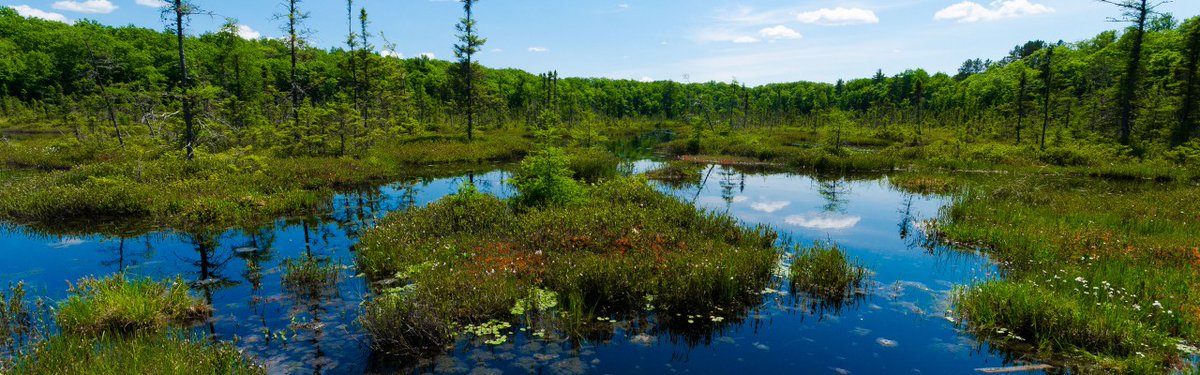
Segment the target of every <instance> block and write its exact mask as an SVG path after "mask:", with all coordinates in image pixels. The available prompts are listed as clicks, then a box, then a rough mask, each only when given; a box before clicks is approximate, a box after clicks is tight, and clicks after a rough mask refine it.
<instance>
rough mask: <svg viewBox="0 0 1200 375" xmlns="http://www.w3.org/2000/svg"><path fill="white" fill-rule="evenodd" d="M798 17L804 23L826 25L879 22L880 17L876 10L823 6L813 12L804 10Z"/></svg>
mask: <svg viewBox="0 0 1200 375" xmlns="http://www.w3.org/2000/svg"><path fill="white" fill-rule="evenodd" d="M796 19H797V20H799V21H800V22H803V23H811V24H817V25H825V26H844V25H861V24H867V23H879V17H878V16H876V15H875V12H874V11H871V10H870V9H862V8H842V7H837V8H823V9H817V10H814V11H811V12H803V13H800V14H797V15H796Z"/></svg>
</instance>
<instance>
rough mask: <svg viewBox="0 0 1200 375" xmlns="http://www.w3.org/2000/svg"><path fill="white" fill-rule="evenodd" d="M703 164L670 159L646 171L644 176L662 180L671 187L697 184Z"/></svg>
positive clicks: (700, 177)
mask: <svg viewBox="0 0 1200 375" xmlns="http://www.w3.org/2000/svg"><path fill="white" fill-rule="evenodd" d="M703 170H704V165H702V164H700V163H693V162H689V161H681V160H672V161H668V162H665V163H663V164H662V165H661V166H659V167H658V168H655V169H652V170H650V171H647V172H646V178H649V179H651V180H654V181H659V182H663V183H665V184H667V185H670V186H672V187H681V186H689V185H699V184H700V183H701V182H702V181H701V180H702V179H703V176H702V175H701V172H702V171H703Z"/></svg>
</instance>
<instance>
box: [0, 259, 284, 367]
mask: <svg viewBox="0 0 1200 375" xmlns="http://www.w3.org/2000/svg"><path fill="white" fill-rule="evenodd" d="M70 292H71V296H69V297H68V298H67V300H65V301H63V302H62V303H60V304H59V305H58V308H57V309H55V310H47V309H44V308H41V307H39V306H40V304H35V305H34V306H29V305H28V304H26V303H24V302H23V301H22V300H23V296H24V292H23V290H21V288H20V287H15V288H13V293H12V294H11V295H10V296H9V298H8V300H7V301H6V302H4V303H0V305H3V306H0V307H3V309H2V310H3V311H2V312H0V313H2V314H4V316H2V317H0V318H3V320H4V321H3V322H0V323H4V325H5V328H4V329H5V331H6V332H0V333H8V334H16V335H17V336H14V337H17V338H21V337H24V340H22V341H18V342H13V341H8V342H6V345H5V346H6V347H7V348H8V349H7V353H5V352H0V373H4V374H262V373H265V370H264V369H263V368H262V367H260V366H258V365H257V364H255V363H253V362H252V361H251V360H250V359H248V358H246V357H244V356H243V355H242V354H241V353H240V352H238V350H237V349H236V348H234V346H233V345H232V344H230V343H216V342H214V341H213V340H210V339H207V338H205V337H199V336H193V335H192V334H190V333H187V332H186V331H185V330H184V329H185V328H186V326H188V325H190V324H191V323H194V322H195V321H196V320H197V319H199V318H202V317H204V316H207V315H208V309H207V307H205V306H203V305H201V304H200V302H199V301H198V300H196V299H195V298H193V297H191V295H190V292H189V290H188V287H187V286H186V285H185V284H183V282H182V281H181V280H180V279H176V280H175V281H174V282H154V281H151V280H149V279H142V280H131V279H128V278H126V277H124V276H122V275H116V276H112V277H109V278H105V279H95V278H87V279H83V280H80V281H79V282H78V283H77V284H76V285H75V286H74V287H72V288H71V289H70ZM48 311H53V312H54V316H53V319H52V320H53V322H54V323H55V324H57V326H58V327H57V329H54V328H53V327H52V326H51V325H50V322H51V319H43V318H41V317H40V316H41V315H44V314H46V312H48ZM14 327H15V328H14ZM5 354H7V355H5Z"/></svg>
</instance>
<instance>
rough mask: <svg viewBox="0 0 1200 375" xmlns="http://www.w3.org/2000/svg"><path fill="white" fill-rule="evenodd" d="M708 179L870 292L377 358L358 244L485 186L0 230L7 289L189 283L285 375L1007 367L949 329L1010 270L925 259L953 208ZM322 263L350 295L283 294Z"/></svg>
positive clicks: (501, 191)
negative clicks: (306, 264) (127, 232)
mask: <svg viewBox="0 0 1200 375" xmlns="http://www.w3.org/2000/svg"><path fill="white" fill-rule="evenodd" d="M651 165H652V163H647V162H642V163H637V164H636V166H634V167H633V168H632V169H633V170H635V171H638V170H644V169H646V168H649V167H650V166H651ZM506 176H507V175H506V174H505V173H504V172H492V173H488V174H484V175H478V176H474V177H471V178H473V179H474V180H475V181H476V184H477V185H478V186H479V187H480V189H481V190H482V191H484V192H488V193H492V194H496V195H499V196H509V195H511V193H512V191H511V188H510V187H508V186H507V185H505V184H504V179H505V178H506ZM705 176H706V177H705V179H704V182H703V184H701V185H698V186H685V187H681V188H669V187H666V186H663V187H662V189H663V190H664V191H667V192H669V193H670V194H673V195H675V196H677V197H679V198H680V199H684V200H687V201H693V202H695V203H696V204H697V205H698V206H700V207H703V208H706V209H711V210H716V211H722V212H728V213H730V214H731V215H733V216H735V217H737V218H739V219H741V220H743V221H745V222H746V223H748V224H767V225H771V226H773V227H775V228H777V229H778V230H779V231H780V232H781V233H782V234H784V236H785V237H786V238H787V239H789V240H790V241H792V242H795V243H801V244H803V243H812V242H813V241H833V242H836V243H837V244H839V246H841V247H842V248H843V249H845V250H846V251H847V252H848V253H849V254H850V256H851V257H854V258H857V259H858V260H859V261H860V262H861V263H862V264H863V265H865V266H866V267H867V268H869V269H870V270H871V271H873V273H874V275H873V276H872V279H873V285H872V286H871V287H870V288H869V294H868V295H867V296H865V297H864V298H863V299H862V300H859V301H857V302H855V303H852V304H850V305H848V306H844V307H843V308H842V309H840V310H822V311H816V310H813V309H810V308H809V305H808V304H804V303H797V296H793V295H789V294H788V292H787V288H786V287H785V286H783V284H782V282H781V284H780V285H779V286H778V287H776V288H772V289H769V290H765V291H764V292H763V303H762V304H761V305H760V306H757V307H754V308H752V309H750V310H749V311H748V312H747V313H746V316H745V317H744V320H741V321H740V322H739V323H737V324H732V325H728V326H726V327H724V328H722V329H721V330H719V331H716V332H708V334H707V335H702V336H701V337H699V338H697V337H691V339H681V338H680V337H673V336H668V335H661V336H651V335H647V334H645V333H637V334H632V333H631V334H626V333H625V332H627V331H628V330H627V328H629V327H631V326H630V323H626V322H613V323H608V324H612V326H613V330H612V333H611V334H610V335H603V336H602V337H598V338H593V339H590V340H585V341H578V340H566V339H557V338H554V337H553V336H554V335H553V334H551V335H548V336H549V338H538V337H534V336H533V335H530V334H528V333H520V332H518V333H517V334H515V335H513V336H512V337H511V338H510V340H509V341H508V342H507V343H505V344H502V345H498V346H489V345H486V344H483V343H481V342H475V341H472V340H470V339H464V340H462V341H461V342H460V343H459V345H458V346H457V347H456V349H455V350H453V351H450V352H447V353H444V354H443V355H440V356H435V357H430V358H424V359H394V358H379V357H377V356H373V355H372V354H371V351H370V349H369V345H368V339H367V338H366V337H365V336H364V334H363V333H362V331H361V330H360V329H359V328H358V327H357V326H356V325H355V324H354V319H355V318H356V312H357V310H358V306H359V303H360V302H361V301H362V300H363V296H364V295H365V294H366V293H368V291H367V288H366V286H365V282H364V280H362V279H361V278H359V277H356V272H355V271H354V270H353V257H354V255H353V252H352V245H353V243H354V242H355V241H356V238H357V235H358V233H360V232H361V231H362V230H363V229H365V228H368V227H369V226H370V225H372V223H373V222H374V221H375V219H377V218H378V217H380V216H382V215H384V214H386V213H388V212H392V211H396V210H403V209H406V208H408V207H413V206H419V205H423V204H426V203H428V202H431V201H434V200H437V199H439V198H440V197H442V196H445V195H446V194H449V193H452V192H454V191H456V190H457V187H458V186H459V185H460V184H461V183H463V182H464V181H465V180H467V179H468V177H467V176H462V177H455V178H446V179H435V180H425V181H418V182H410V183H397V184H393V185H388V186H385V187H382V188H379V189H370V190H368V191H363V192H355V193H347V194H344V195H339V196H337V197H336V198H335V199H334V202H333V205H332V207H333V209H332V210H331V212H328V213H325V214H323V215H319V216H315V217H311V218H295V219H288V220H280V221H277V222H275V223H273V224H272V225H268V226H265V227H263V228H258V229H255V230H237V231H229V232H225V233H219V234H213V235H210V234H200V233H190V234H189V233H175V232H162V233H154V234H149V235H140V236H135V237H131V238H124V239H122V238H116V237H105V236H99V235H83V236H56V235H39V234H36V233H33V231H32V230H27V229H22V228H16V229H10V230H6V231H3V232H0V244H3V245H2V246H3V247H2V248H0V257H3V258H4V259H5V262H3V264H0V283H9V282H17V281H24V282H25V283H26V285H27V286H28V287H29V288H31V289H32V291H31V293H30V294H31V295H33V296H42V297H47V298H52V299H60V298H62V297H64V296H65V295H66V292H65V290H66V288H67V282H68V281H74V280H77V279H79V278H82V277H85V276H89V275H97V276H103V275H107V274H112V273H115V272H118V271H121V270H124V271H126V272H128V273H131V274H134V275H140V276H148V277H154V278H169V277H174V276H175V275H179V274H182V275H184V277H185V278H186V279H187V280H188V281H189V282H191V283H192V285H193V286H194V287H195V288H196V289H197V290H198V291H199V293H198V294H200V295H201V296H202V297H203V298H205V299H206V300H209V301H210V302H211V303H212V304H213V306H214V307H215V308H216V318H215V319H214V320H213V321H212V322H210V323H208V324H205V325H203V326H201V327H198V328H197V329H198V330H201V331H205V332H209V333H211V334H213V335H214V336H216V337H217V338H219V339H221V340H229V341H235V342H236V343H237V346H238V347H239V348H242V349H244V350H246V351H247V352H248V353H250V354H253V355H255V356H256V357H257V358H259V359H260V360H261V361H262V362H264V363H265V364H267V365H268V366H269V367H270V369H271V372H273V373H301V372H304V373H312V372H323V373H363V372H394V371H399V372H416V373H477V374H488V373H526V372H531V373H548V374H576V373H597V374H604V373H613V374H621V373H647V374H650V373H654V374H657V373H672V372H679V373H704V374H725V373H739V372H740V373H767V372H789V373H817V374H820V373H832V374H838V373H842V374H844V373H860V374H871V373H890V374H896V373H906V374H907V373H911V374H941V373H967V372H973V371H974V369H976V368H980V367H993V366H1001V365H1003V364H1004V363H1003V362H1004V361H1003V360H1002V358H1001V357H999V356H998V355H995V354H991V353H989V350H988V348H987V347H986V346H982V345H979V344H977V343H975V341H974V340H972V339H971V338H970V337H968V336H964V335H963V334H961V333H960V332H959V331H958V330H956V329H955V324H954V323H953V322H952V321H950V320H949V319H948V318H946V316H947V310H948V306H947V297H948V293H949V292H950V291H951V289H952V288H953V286H954V285H962V284H968V283H971V282H972V281H973V280H978V279H983V278H987V277H989V273H990V272H993V271H994V267H993V266H992V265H991V264H990V263H989V262H988V260H987V259H986V258H983V257H981V256H978V255H974V254H969V253H963V252H956V251H948V250H946V249H940V248H937V247H929V246H924V243H925V242H926V241H925V238H924V235H923V234H922V233H921V231H920V229H919V228H920V227H921V223H922V222H923V221H924V220H926V219H930V218H933V217H936V216H937V214H938V210H939V209H940V208H941V207H943V206H944V205H946V204H947V202H948V201H947V200H946V199H945V198H942V197H930V196H918V195H911V194H907V193H903V192H900V191H897V190H895V189H893V188H891V187H890V186H889V185H888V184H887V182H886V180H885V179H881V178H872V179H860V180H848V179H840V178H834V179H816V178H813V177H809V176H804V175H790V174H744V173H741V172H738V171H735V170H732V169H725V168H721V167H711V168H709V169H707V170H706V171H705ZM79 229H80V231H81V232H87V231H88V230H87V228H79ZM306 253H312V254H314V255H317V256H324V257H330V258H333V259H335V260H338V261H339V262H340V263H341V264H343V265H345V266H346V269H345V270H344V271H343V273H342V276H343V278H342V281H341V282H340V283H339V288H338V290H337V291H336V292H332V291H331V292H330V293H328V294H327V295H322V296H298V295H290V294H289V293H286V292H285V291H284V290H283V289H282V288H281V286H280V278H281V271H280V264H281V262H282V261H283V260H284V259H288V258H293V257H299V256H301V255H303V254H306ZM638 332H645V330H638Z"/></svg>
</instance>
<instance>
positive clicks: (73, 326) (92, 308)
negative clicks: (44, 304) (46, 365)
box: [56, 274, 211, 335]
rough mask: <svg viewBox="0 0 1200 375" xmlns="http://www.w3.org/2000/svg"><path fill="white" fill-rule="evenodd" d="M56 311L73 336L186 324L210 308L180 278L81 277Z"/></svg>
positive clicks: (67, 331) (154, 328) (203, 314)
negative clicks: (163, 279) (165, 279)
mask: <svg viewBox="0 0 1200 375" xmlns="http://www.w3.org/2000/svg"><path fill="white" fill-rule="evenodd" d="M70 292H71V296H70V297H68V298H67V299H66V300H65V301H63V302H62V303H60V304H59V305H58V308H57V315H56V321H57V323H58V326H59V328H61V329H62V330H63V332H66V333H69V334H76V335H96V334H102V333H129V332H135V331H147V330H151V331H152V330H159V329H163V328H167V327H170V326H173V325H187V324H189V323H194V322H196V321H198V320H202V319H204V318H206V317H207V316H208V315H209V314H210V311H211V308H210V307H208V306H206V305H204V304H203V303H201V302H200V301H199V300H198V299H196V298H195V297H193V296H192V295H191V294H190V292H189V290H188V287H187V285H186V284H185V283H184V282H183V280H182V279H180V278H176V279H175V280H174V281H164V282H156V281H153V280H150V279H127V278H126V277H125V276H123V275H120V274H118V275H115V276H112V277H109V278H104V279H96V278H85V279H82V280H79V281H78V282H77V283H75V285H74V286H72V287H71V289H70Z"/></svg>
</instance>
